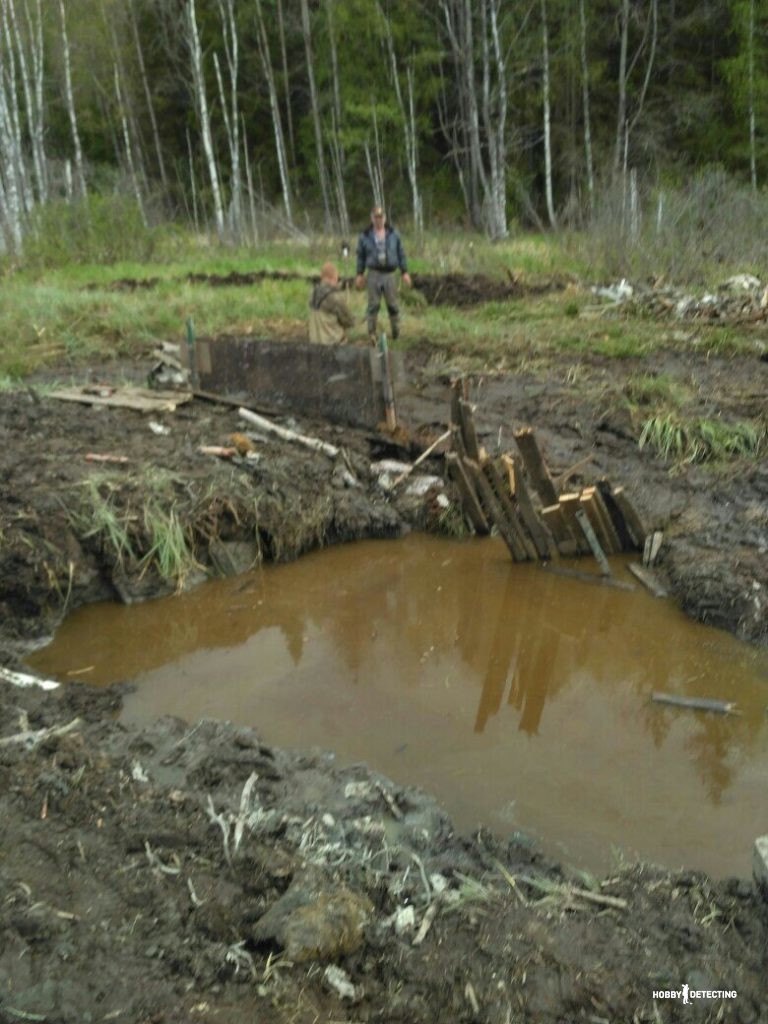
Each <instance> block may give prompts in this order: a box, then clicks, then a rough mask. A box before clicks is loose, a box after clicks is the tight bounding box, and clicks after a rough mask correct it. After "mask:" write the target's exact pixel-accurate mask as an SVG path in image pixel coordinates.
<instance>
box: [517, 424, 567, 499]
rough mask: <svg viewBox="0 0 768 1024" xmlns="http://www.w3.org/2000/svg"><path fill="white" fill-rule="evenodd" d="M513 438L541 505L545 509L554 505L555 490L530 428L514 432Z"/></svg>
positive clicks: (556, 495) (556, 496)
mask: <svg viewBox="0 0 768 1024" xmlns="http://www.w3.org/2000/svg"><path fill="white" fill-rule="evenodd" d="M514 436H515V441H516V443H517V447H518V448H519V449H520V454H521V455H522V457H523V463H524V465H525V468H526V470H527V471H528V476H529V477H530V478H531V483H532V484H533V489H534V490H535V491H536V493H537V494H538V496H539V499H540V500H541V504H542V505H544V506H545V507H548V506H550V505H556V504H557V499H558V493H557V488H556V487H555V485H554V482H553V480H552V477H551V476H550V473H549V470H548V469H547V464H546V463H545V462H544V458H543V456H542V454H541V450H540V449H539V445H538V442H537V441H536V435H535V434H534V432H533V431H532V430H531V429H530V427H526V428H525V429H524V430H518V431H516V433H515V435H514Z"/></svg>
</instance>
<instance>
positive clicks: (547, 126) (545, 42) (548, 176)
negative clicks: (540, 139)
mask: <svg viewBox="0 0 768 1024" xmlns="http://www.w3.org/2000/svg"><path fill="white" fill-rule="evenodd" d="M541 48H542V59H543V62H544V82H543V90H544V95H543V102H544V183H545V189H546V195H547V216H548V217H549V223H550V224H551V225H552V227H553V228H556V227H557V217H556V216H555V201H554V195H553V188H552V125H551V109H550V99H549V70H550V69H549V26H548V24H547V2H546V0H541Z"/></svg>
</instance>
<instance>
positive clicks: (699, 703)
mask: <svg viewBox="0 0 768 1024" xmlns="http://www.w3.org/2000/svg"><path fill="white" fill-rule="evenodd" d="M651 703H653V704H671V705H672V706H673V707H676V708H688V709H689V710H691V711H711V712H712V713H713V714H715V715H737V714H739V713H740V712H739V708H738V705H737V704H736V703H735V701H729V700H710V699H709V698H708V697H678V696H677V694H673V693H652V694H651Z"/></svg>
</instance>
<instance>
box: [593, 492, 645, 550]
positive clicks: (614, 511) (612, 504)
mask: <svg viewBox="0 0 768 1024" xmlns="http://www.w3.org/2000/svg"><path fill="white" fill-rule="evenodd" d="M597 489H598V491H599V492H600V496H601V497H602V499H603V504H604V505H605V508H606V510H607V512H608V515H609V516H610V517H611V522H612V523H613V528H614V530H615V531H616V534H617V536H618V538H619V541H620V543H621V550H622V551H632V550H633V549H634V548H636V547H637V545H636V544H635V541H634V539H633V537H632V534H631V532H630V530H629V527H628V526H627V523H626V521H625V519H624V516H623V515H622V514H621V510H620V509H619V506H618V505H617V504H616V501H615V499H614V497H613V487H612V485H611V482H610V480H606V479H605V478H603V479H602V480H599V481H598V483H597Z"/></svg>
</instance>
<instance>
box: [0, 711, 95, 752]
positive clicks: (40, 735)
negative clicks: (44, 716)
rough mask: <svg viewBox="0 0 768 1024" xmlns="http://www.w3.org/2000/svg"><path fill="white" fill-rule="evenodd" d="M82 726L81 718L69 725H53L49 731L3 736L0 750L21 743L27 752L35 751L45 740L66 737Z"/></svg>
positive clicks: (37, 730)
mask: <svg viewBox="0 0 768 1024" xmlns="http://www.w3.org/2000/svg"><path fill="white" fill-rule="evenodd" d="M79 725H80V719H79V718H73V719H72V721H71V722H69V723H67V725H53V726H50V727H49V728H48V729H36V730H34V731H33V730H29V729H26V730H24V732H17V733H16V734H15V735H14V736H3V737H2V739H0V748H2V747H11V746H15V745H16V744H17V743H20V744H21V745H22V746H24V747H26V748H27V750H34V748H35V747H37V746H39V745H40V744H41V743H42V742H43V741H44V740H48V739H51V738H53V737H58V736H66V735H67V733H70V732H73V730H75V729H77V728H78V726H79Z"/></svg>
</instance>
